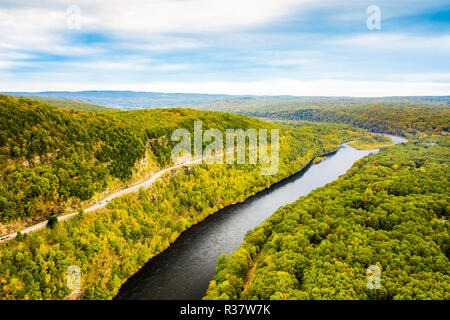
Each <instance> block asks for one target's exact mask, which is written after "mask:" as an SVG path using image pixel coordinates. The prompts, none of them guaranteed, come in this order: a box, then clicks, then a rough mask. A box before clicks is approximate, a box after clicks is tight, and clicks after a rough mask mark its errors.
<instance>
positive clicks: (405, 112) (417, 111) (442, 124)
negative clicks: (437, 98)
mask: <svg viewBox="0 0 450 320" xmlns="http://www.w3.org/2000/svg"><path fill="white" fill-rule="evenodd" d="M239 113H242V114H246V115H249V116H253V117H265V118H275V119H290V120H308V121H318V122H334V123H336V122H338V123H346V124H350V125H354V126H356V127H360V128H364V129H366V130H369V131H373V132H385V133H392V134H397V135H403V136H415V135H419V134H422V133H425V132H434V133H440V132H448V131H449V128H450V108H449V107H448V106H447V105H425V104H411V103H372V104H363V105H347V106H329V107H326V106H324V107H303V108H283V105H278V106H272V107H270V108H268V109H266V110H258V108H252V109H250V110H247V111H246V110H241V111H239Z"/></svg>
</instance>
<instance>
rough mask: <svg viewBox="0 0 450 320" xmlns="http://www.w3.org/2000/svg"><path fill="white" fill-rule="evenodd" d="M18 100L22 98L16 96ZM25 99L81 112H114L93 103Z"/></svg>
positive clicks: (34, 98) (36, 98)
mask: <svg viewBox="0 0 450 320" xmlns="http://www.w3.org/2000/svg"><path fill="white" fill-rule="evenodd" d="M14 97H16V98H20V97H21V96H14ZM22 97H23V98H26V99H30V100H34V101H39V102H43V103H46V104H49V105H52V106H55V107H60V108H64V109H69V110H81V111H92V112H103V111H114V110H115V109H113V108H107V107H103V106H99V105H95V104H91V103H83V102H77V101H71V100H66V99H55V98H46V97H39V96H22Z"/></svg>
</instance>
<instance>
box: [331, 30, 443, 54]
mask: <svg viewBox="0 0 450 320" xmlns="http://www.w3.org/2000/svg"><path fill="white" fill-rule="evenodd" d="M331 43H333V44H337V45H340V46H350V47H353V48H358V49H362V48H364V49H367V50H368V51H405V50H429V52H432V53H436V52H443V51H444V52H447V51H450V35H434V36H433V35H427V36H419V35H408V34H397V33H371V32H367V33H362V34H358V35H354V36H351V37H347V38H337V39H334V40H332V41H331Z"/></svg>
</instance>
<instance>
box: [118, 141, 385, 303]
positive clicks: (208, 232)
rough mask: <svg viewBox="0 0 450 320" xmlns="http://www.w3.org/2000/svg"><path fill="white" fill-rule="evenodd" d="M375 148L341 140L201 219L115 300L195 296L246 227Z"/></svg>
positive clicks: (201, 293) (203, 287)
mask: <svg viewBox="0 0 450 320" xmlns="http://www.w3.org/2000/svg"><path fill="white" fill-rule="evenodd" d="M375 151H376V150H361V151H360V150H356V149H354V148H351V147H349V146H348V145H347V144H346V143H344V144H343V145H342V146H341V147H339V148H338V149H337V150H333V152H330V153H327V154H325V156H327V159H325V160H324V161H322V162H321V163H318V164H314V163H313V160H312V161H310V162H309V163H308V164H307V165H306V166H305V167H304V168H303V169H302V170H300V172H297V173H295V174H293V175H291V176H289V177H286V178H285V179H283V180H281V181H279V182H277V183H274V184H273V185H272V186H270V187H269V188H267V189H265V190H263V191H261V192H259V193H257V194H255V195H253V196H251V197H249V198H248V199H246V200H244V201H243V202H240V203H237V204H235V205H232V206H228V207H226V208H224V209H222V210H220V212H216V213H214V214H212V215H210V216H208V217H206V218H205V219H204V220H203V221H201V222H200V223H198V224H196V225H195V226H192V227H190V228H189V229H187V230H185V231H184V232H183V233H182V234H181V235H180V236H179V237H178V239H177V240H176V241H175V242H174V243H173V244H172V245H171V246H170V247H169V248H167V249H166V250H165V251H163V252H161V253H160V254H158V255H156V256H155V257H153V258H152V259H151V260H149V261H148V262H147V263H146V264H145V265H144V266H143V267H142V268H141V269H140V270H139V271H138V272H136V274H134V275H133V276H132V277H130V279H128V280H127V281H126V282H125V283H124V284H123V285H122V287H121V289H120V291H119V293H118V295H117V296H116V297H115V299H201V298H202V297H203V295H204V293H205V291H206V288H207V286H208V283H209V281H210V280H211V279H212V277H213V275H214V270H215V263H216V260H217V258H218V257H219V255H220V254H221V253H223V252H227V253H231V252H233V251H234V250H236V248H237V247H238V246H239V244H240V243H241V242H242V240H243V238H244V236H245V234H246V233H247V231H248V230H251V229H253V228H254V227H255V226H256V225H259V224H260V223H261V222H262V221H264V220H265V219H266V218H268V217H269V216H270V215H271V214H272V213H273V212H275V211H276V209H278V207H280V206H282V205H285V204H288V203H291V202H293V201H295V200H297V199H298V198H299V197H301V196H303V195H306V194H307V193H309V192H310V191H311V190H313V189H315V188H317V187H320V186H323V185H325V184H326V183H328V182H331V181H333V180H335V179H336V178H337V177H338V176H339V175H341V174H343V173H345V171H346V170H347V169H348V168H350V166H351V165H352V164H353V163H354V161H356V160H358V159H360V158H361V157H364V156H365V155H368V154H370V153H372V152H375Z"/></svg>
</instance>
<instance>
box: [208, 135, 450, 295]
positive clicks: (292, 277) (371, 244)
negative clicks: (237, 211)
mask: <svg viewBox="0 0 450 320" xmlns="http://www.w3.org/2000/svg"><path fill="white" fill-rule="evenodd" d="M449 147H450V145H449V139H448V137H435V138H432V139H421V140H418V141H414V142H409V143H406V144H402V145H397V146H394V147H391V148H387V149H384V150H382V151H380V152H379V153H378V154H375V155H370V156H368V157H366V158H364V159H362V160H361V161H358V162H356V163H355V164H354V165H353V167H352V169H351V170H349V171H348V172H347V173H346V174H345V175H344V176H342V177H340V178H339V179H338V180H336V181H334V182H332V183H330V184H328V185H327V186H325V187H322V188H320V189H317V190H315V191H313V192H312V193H311V194H309V195H308V196H306V197H304V198H301V199H299V200H298V201H296V202H294V203H292V204H290V205H287V206H285V207H282V208H280V209H279V210H278V211H277V212H276V213H275V214H274V215H273V216H271V217H270V218H269V219H268V220H266V222H264V223H263V224H262V225H261V226H259V227H257V228H255V229H254V230H253V231H251V232H249V234H248V235H247V237H246V239H245V242H244V243H243V244H242V245H241V247H240V248H239V249H238V250H237V251H236V252H235V253H233V254H232V255H231V256H230V257H227V255H226V254H224V255H222V256H221V257H220V258H219V259H218V261H217V267H216V273H215V277H214V280H213V281H212V282H211V283H210V286H209V289H208V292H207V296H206V299H293V300H297V299H300V300H304V299H313V300H317V299H387V300H391V299H439V300H448V299H449V298H450V296H449V294H450V276H449V274H448V270H449V268H450V263H449V260H448V259H449V254H450V237H449V224H448V219H449V215H450V212H449V208H450V207H449V200H450V199H449V191H450V184H449V180H448V178H449V168H448V166H449V156H450V152H449V150H450V148H449ZM369 266H372V267H371V268H372V269H371V270H372V273H370V272H369V273H368V274H367V273H366V271H367V270H368V268H369ZM374 266H375V267H374ZM376 269H380V276H381V278H380V279H381V282H380V285H381V287H380V288H379V290H371V289H369V288H368V286H366V282H367V278H368V276H370V275H373V271H374V270H376ZM367 272H368V271H367Z"/></svg>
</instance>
